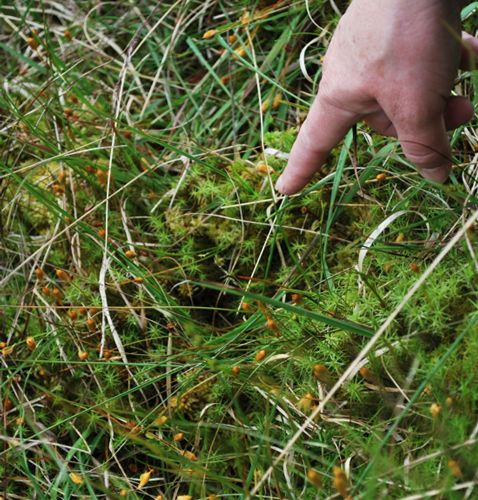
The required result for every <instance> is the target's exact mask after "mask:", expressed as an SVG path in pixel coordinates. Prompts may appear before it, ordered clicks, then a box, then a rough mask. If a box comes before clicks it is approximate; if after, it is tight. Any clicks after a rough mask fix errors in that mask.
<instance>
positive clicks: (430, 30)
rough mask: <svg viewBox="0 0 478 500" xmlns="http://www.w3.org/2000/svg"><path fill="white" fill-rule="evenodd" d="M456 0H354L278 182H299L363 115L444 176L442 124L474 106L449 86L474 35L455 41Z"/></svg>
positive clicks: (433, 175) (477, 44)
mask: <svg viewBox="0 0 478 500" xmlns="http://www.w3.org/2000/svg"><path fill="white" fill-rule="evenodd" d="M460 4H461V2H459V1H453V0H420V1H419V2H418V1H416V0H393V1H391V0H354V1H353V2H352V4H351V5H350V7H349V8H348V10H347V12H346V13H345V14H344V16H343V17H342V18H341V20H340V22H339V24H338V26H337V29H336V31H335V33H334V35H333V37H332V40H331V42H330V45H329V48H328V50H327V54H326V56H325V60H324V66H323V74H322V79H321V82H320V86H319V91H318V94H317V97H316V99H315V101H314V103H313V105H312V107H311V109H310V112H309V114H308V116H307V118H306V120H305V121H304V123H303V125H302V127H301V129H300V131H299V135H298V137H297V140H296V142H295V143H294V146H293V148H292V151H291V154H290V158H289V163H288V165H287V167H286V169H285V170H284V172H283V174H282V175H281V177H280V178H279V180H278V181H277V184H276V189H277V190H278V191H279V192H281V193H283V194H293V193H295V192H297V191H299V190H300V189H302V188H303V187H304V186H305V185H306V184H307V182H308V181H309V180H310V179H311V177H312V176H313V174H314V173H315V172H316V171H317V170H318V169H319V168H320V167H321V165H323V163H324V162H325V160H326V158H327V156H328V154H329V152H330V150H331V149H332V148H333V147H334V146H335V145H336V144H337V143H338V142H339V141H340V140H341V139H342V138H343V136H344V135H345V134H346V133H347V131H348V130H349V129H350V127H351V126H352V125H354V124H355V123H356V122H357V121H359V120H365V122H366V123H367V124H368V125H370V126H371V127H372V128H373V129H375V130H376V131H377V132H379V133H381V134H383V135H391V136H395V137H398V139H399V141H400V143H401V145H402V148H403V152H404V153H405V155H406V157H407V158H408V159H409V160H410V161H411V162H413V163H414V164H415V165H416V166H417V168H418V170H419V171H420V173H421V174H422V175H423V176H424V177H425V178H427V179H430V180H432V181H437V182H443V181H445V180H446V178H447V177H448V173H449V170H450V167H451V163H452V158H451V150H450V144H449V141H448V136H447V132H446V130H447V129H453V128H456V127H457V126H459V125H461V124H462V123H464V122H466V121H468V120H469V119H470V118H471V117H472V115H473V106H472V104H471V103H470V101H469V100H468V99H466V98H465V97H459V96H455V97H451V96H450V93H451V90H452V87H453V82H454V79H455V77H456V74H457V71H458V67H459V65H460V60H461V61H462V63H464V64H466V62H467V59H468V58H469V50H470V49H471V50H473V51H474V52H476V53H478V40H477V39H475V38H473V37H471V36H470V35H467V34H464V41H465V42H466V46H467V47H468V48H469V49H468V50H465V49H464V45H463V44H462V43H461V41H460V7H461V5H460Z"/></svg>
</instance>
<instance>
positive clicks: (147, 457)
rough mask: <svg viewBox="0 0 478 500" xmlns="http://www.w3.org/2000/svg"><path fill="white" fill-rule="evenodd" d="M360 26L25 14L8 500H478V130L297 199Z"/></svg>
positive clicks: (239, 18)
mask: <svg viewBox="0 0 478 500" xmlns="http://www.w3.org/2000/svg"><path fill="white" fill-rule="evenodd" d="M345 6H346V2H332V1H330V2H329V1H325V0H316V1H309V2H302V1H300V2H298V1H289V0H282V1H280V0H279V1H277V2H272V1H255V2H249V1H247V2H246V1H242V2H231V1H225V0H207V1H205V2H202V1H197V0H179V1H176V2H153V1H150V0H144V1H141V0H140V1H139V2H136V3H134V2H128V1H126V0H119V1H116V2H105V3H100V2H93V1H88V0H85V1H82V2H73V1H68V2H64V3H59V2H53V1H49V0H45V1H44V2H33V1H29V0H24V1H23V2H18V3H15V4H10V5H7V4H2V5H1V7H0V9H1V10H0V11H1V14H2V16H1V21H0V22H1V24H0V25H1V31H0V36H1V39H0V45H1V47H2V49H3V54H4V63H3V68H2V70H1V72H2V77H3V78H2V80H3V83H2V88H1V91H0V109H1V116H2V128H1V134H0V141H1V162H0V395H1V398H0V399H1V407H0V416H1V419H0V439H1V441H2V447H1V448H0V497H2V498H5V499H16V498H77V497H81V498H122V497H126V498H131V499H132V498H157V499H159V498H162V499H176V498H178V499H179V498H182V499H183V500H185V499H199V498H209V499H212V498H226V497H241V498H252V497H253V498H298V499H299V498H300V499H308V498H329V497H335V498H370V499H376V498H405V497H406V498H422V497H424V496H426V495H428V496H438V497H440V498H463V497H464V498H473V497H475V496H476V494H477V493H476V492H477V491H478V490H477V489H476V487H477V484H476V483H477V481H478V479H477V467H478V391H477V387H478V371H477V370H476V359H477V358H478V328H477V322H478V314H477V298H478V297H477V285H478V274H477V271H478V260H477V256H476V252H477V244H478V226H477V225H476V224H474V223H469V224H468V225H465V224H467V223H466V221H467V220H469V218H470V217H471V218H473V217H475V219H476V207H477V206H478V205H477V198H476V190H477V186H478V184H477V181H476V176H477V168H476V158H477V156H476V151H477V150H478V147H477V146H478V135H477V133H476V129H475V127H476V121H474V122H472V123H470V124H467V125H466V126H463V127H461V128H459V129H457V130H456V131H454V132H453V133H452V134H451V138H452V146H453V151H454V154H455V159H456V165H455V166H454V169H453V173H452V175H451V179H450V181H449V183H447V184H445V185H434V184H431V183H429V182H427V181H425V180H423V179H422V178H421V177H420V175H419V174H418V173H417V172H416V171H415V170H414V168H413V166H412V165H410V164H409V163H408V162H407V161H406V160H405V159H404V156H403V155H402V153H401V150H400V147H399V145H398V143H397V142H396V141H395V140H394V139H390V138H383V137H378V136H375V135H372V134H371V132H370V131H369V130H368V129H367V128H366V127H365V125H359V126H358V128H357V130H355V131H351V132H350V133H349V134H348V135H347V137H346V138H345V140H344V141H343V143H342V144H341V145H340V147H338V148H337V149H336V151H335V152H334V153H333V155H332V156H331V158H330V160H329V162H328V163H327V165H326V166H325V167H324V168H323V169H322V170H321V171H320V172H318V174H317V176H316V178H315V179H314V181H313V182H312V183H311V184H310V185H309V187H307V188H306V189H305V190H304V191H303V192H302V193H300V194H298V195H295V196H292V197H283V196H279V195H278V194H277V193H276V192H275V191H274V189H273V185H274V182H275V180H276V179H277V177H278V175H279V174H280V172H281V170H282V169H283V168H284V166H285V163H286V159H287V153H288V152H289V150H290V148H291V146H292V143H293V141H294V138H295V136H296V132H297V127H298V125H299V123H300V121H301V120H302V119H303V118H304V116H305V114H306V112H307V109H308V106H309V104H310V103H311V101H312V99H313V96H314V94H315V92H316V89H317V85H318V81H319V80H320V61H321V57H322V56H323V54H324V52H325V50H326V47H327V43H328V41H329V40H330V36H331V32H332V31H333V29H334V26H335V25H336V23H337V20H338V16H339V12H340V11H343V10H344V8H345ZM475 7H476V5H475V4H471V5H470V6H469V7H468V8H466V9H465V10H464V11H463V18H464V23H465V25H466V27H467V28H468V30H469V31H474V23H475V24H476V18H475V17H474V14H473V13H474V8H475ZM301 61H302V62H303V63H304V64H302V63H301ZM302 66H304V67H305V68H306V71H307V73H308V74H304V68H303V67H302ZM474 76H475V75H474V72H471V71H469V72H464V73H462V74H460V76H459V78H458V79H457V82H456V92H457V93H458V94H467V95H471V96H474V88H473V77H474ZM472 222H473V221H472ZM427 272H428V274H429V275H428V276H426V275H424V273H427ZM425 278H426V280H425ZM418 285H419V286H418ZM414 286H416V291H414V293H413V294H409V295H408V296H407V294H408V293H409V291H410V290H411V289H413V287H414ZM404 297H405V300H404ZM376 332H379V333H380V335H378V336H377V335H375V334H376ZM374 335H375V336H374ZM367 346H368V347H367ZM364 348H365V349H366V351H362V350H363V349H364ZM361 351H362V354H361ZM347 369H349V370H350V371H349V374H350V376H348V377H345V378H343V379H341V376H342V375H343V374H344V372H345V371H346V370H347ZM319 405H320V406H319ZM298 430H299V431H300V432H298ZM270 467H272V469H270Z"/></svg>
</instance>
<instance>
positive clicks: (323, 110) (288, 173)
mask: <svg viewBox="0 0 478 500" xmlns="http://www.w3.org/2000/svg"><path fill="white" fill-rule="evenodd" d="M359 119H360V116H359V115H358V114H356V113H354V112H350V111H347V110H344V109H342V108H339V107H337V106H335V105H334V104H333V103H331V102H330V100H329V99H327V98H325V97H323V96H322V95H321V94H320V91H319V93H318V94H317V97H316V99H315V101H314V104H313V105H312V107H311V109H310V111H309V114H308V116H307V118H306V120H305V121H304V123H303V124H302V127H301V128H300V130H299V135H298V136H297V139H296V141H295V143H294V145H293V147H292V151H291V153H290V158H289V162H288V164H287V167H286V168H285V170H284V172H283V173H282V175H281V176H280V177H279V179H278V181H277V183H276V186H275V187H276V189H277V191H279V192H280V193H282V194H293V193H296V192H297V191H300V190H301V189H302V188H303V187H304V186H305V185H306V184H307V183H308V182H309V180H310V179H311V178H312V176H313V175H314V173H315V172H317V170H319V168H320V167H321V166H322V165H323V164H324V163H325V160H326V159H327V157H328V155H329V153H330V150H331V149H332V148H333V147H334V146H336V145H337V144H338V143H339V142H340V141H341V140H342V139H343V137H344V136H345V134H346V133H347V131H348V130H349V129H350V127H352V125H354V123H356V122H357V121H358V120H359Z"/></svg>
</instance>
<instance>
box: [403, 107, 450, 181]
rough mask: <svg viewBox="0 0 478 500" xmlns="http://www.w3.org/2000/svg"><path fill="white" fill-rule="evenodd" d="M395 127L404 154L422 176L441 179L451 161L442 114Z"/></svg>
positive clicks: (447, 170) (447, 172) (444, 177)
mask: <svg viewBox="0 0 478 500" xmlns="http://www.w3.org/2000/svg"><path fill="white" fill-rule="evenodd" d="M395 127H396V129H397V135H398V140H399V141H400V144H401V145H402V149H403V152H404V154H405V156H406V157H407V158H408V159H409V160H410V161H411V162H412V163H414V164H415V165H416V166H417V168H418V170H419V172H420V173H421V174H422V175H423V177H425V179H428V180H431V181H434V182H444V181H445V180H446V179H447V177H448V174H449V172H450V169H451V165H452V163H453V160H452V157H451V149H450V143H449V140H448V136H447V133H446V128H445V118H444V116H443V115H442V114H440V115H438V116H436V117H430V116H428V118H427V119H426V120H423V119H420V120H410V121H408V122H405V123H403V124H398V125H397V124H395Z"/></svg>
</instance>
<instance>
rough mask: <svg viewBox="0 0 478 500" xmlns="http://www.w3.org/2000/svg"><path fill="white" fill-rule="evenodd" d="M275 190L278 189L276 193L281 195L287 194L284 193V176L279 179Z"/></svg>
mask: <svg viewBox="0 0 478 500" xmlns="http://www.w3.org/2000/svg"><path fill="white" fill-rule="evenodd" d="M275 188H276V191H279V193H282V194H285V193H284V178H283V176H282V175H281V176H280V177H279V178H278V179H277V182H276V185H275Z"/></svg>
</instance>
